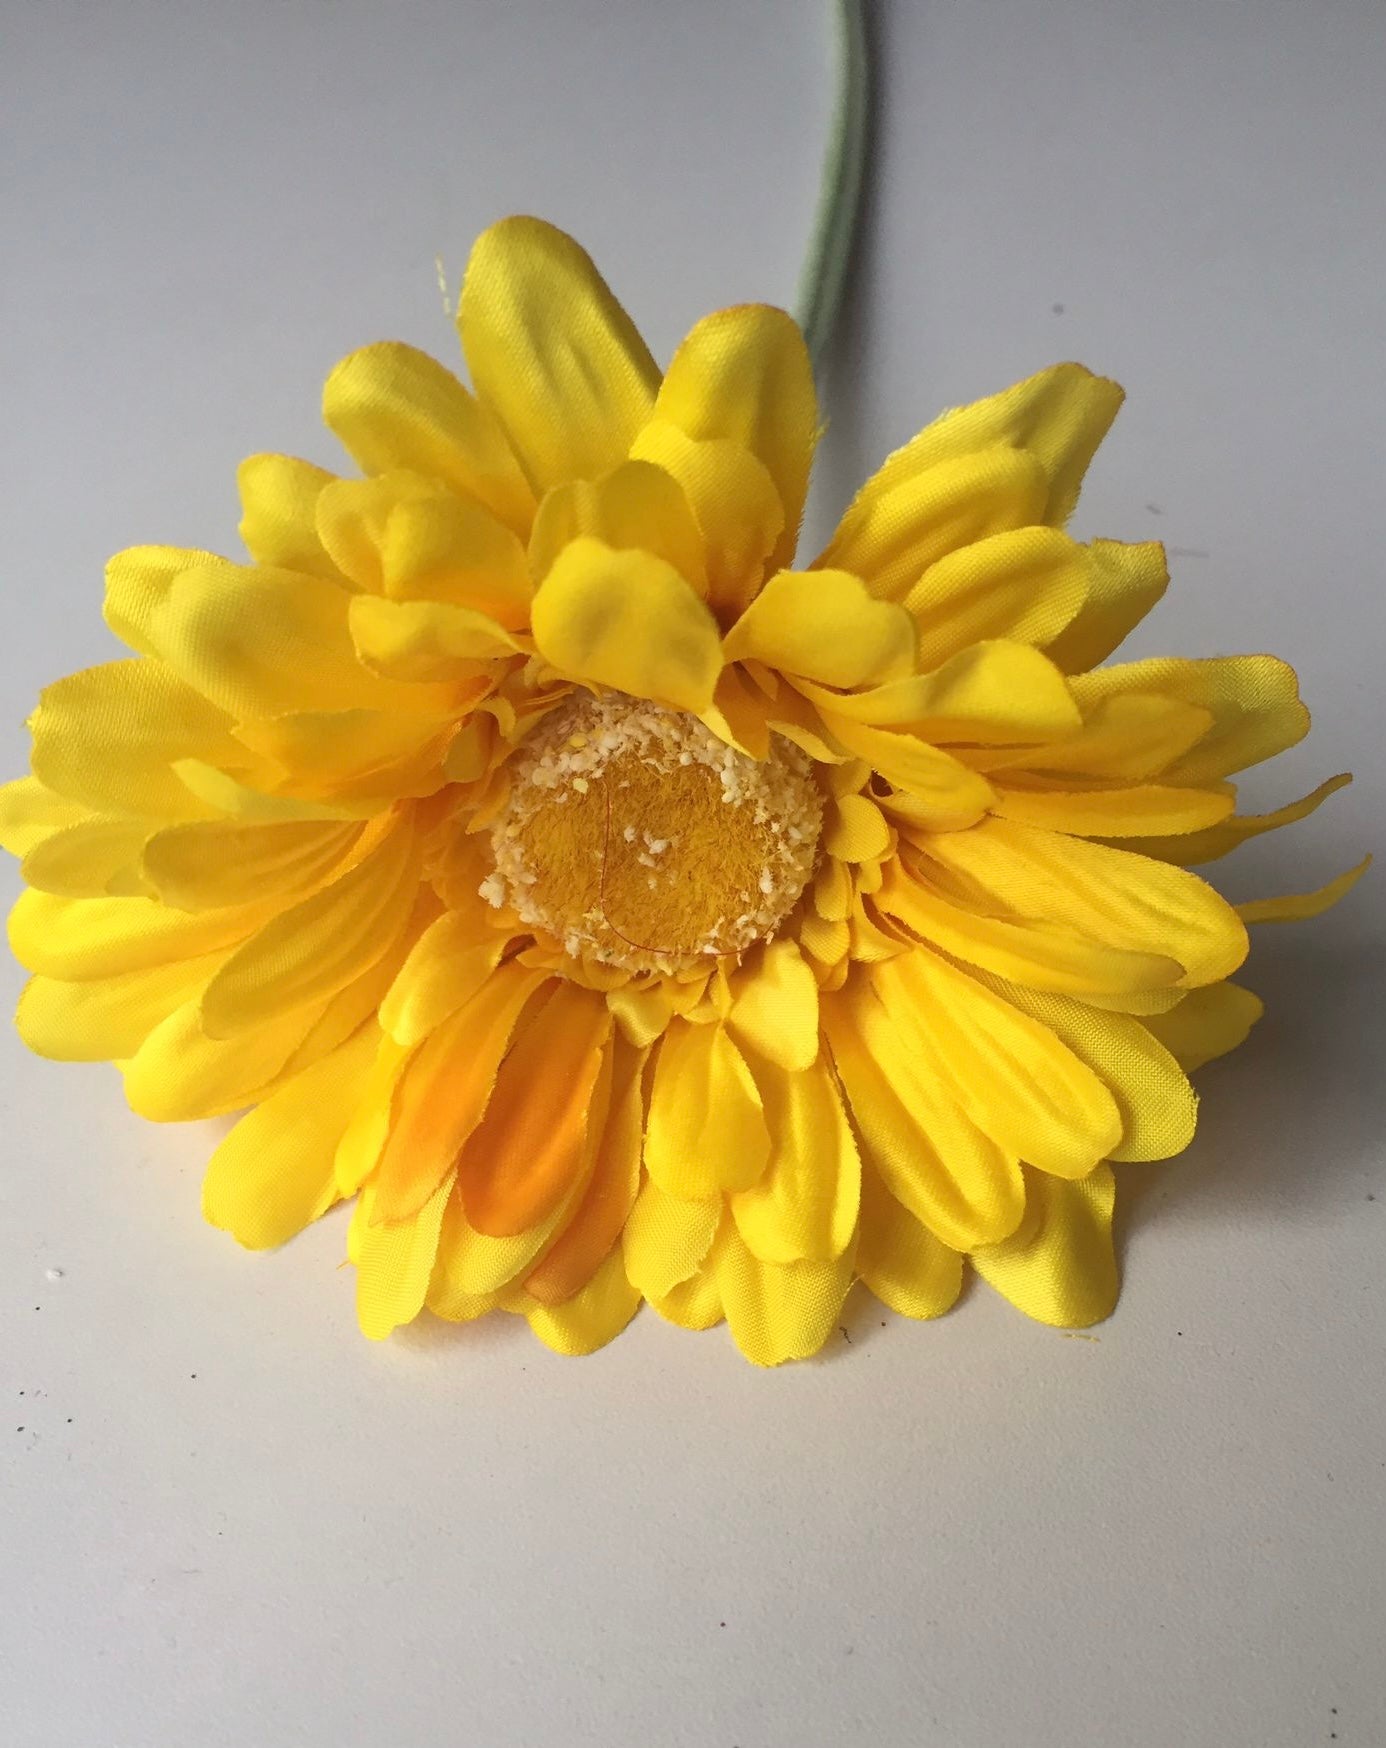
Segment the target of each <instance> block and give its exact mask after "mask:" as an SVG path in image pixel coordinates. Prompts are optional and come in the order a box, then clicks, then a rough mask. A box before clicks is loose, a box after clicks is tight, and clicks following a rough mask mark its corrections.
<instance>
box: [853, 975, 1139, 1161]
mask: <svg viewBox="0 0 1386 1748" xmlns="http://www.w3.org/2000/svg"><path fill="white" fill-rule="evenodd" d="M872 987H873V989H874V991H875V993H876V996H877V998H878V999H879V1001H880V1002H881V1005H882V1008H883V1009H884V1012H885V1014H886V1016H887V1018H888V1020H889V1023H890V1029H891V1031H892V1033H893V1034H894V1036H895V1037H896V1039H898V1041H899V1042H898V1044H897V1046H896V1048H897V1052H899V1051H911V1052H914V1053H915V1057H916V1060H917V1061H918V1062H919V1063H920V1064H921V1065H924V1064H929V1063H932V1065H933V1071H934V1072H936V1073H938V1074H941V1075H942V1076H944V1077H945V1079H946V1081H947V1082H948V1083H949V1084H950V1085H951V1087H952V1089H953V1092H954V1095H955V1097H956V1098H957V1099H958V1100H959V1102H960V1103H962V1104H963V1106H964V1108H965V1109H966V1110H967V1112H968V1114H969V1115H970V1116H971V1117H972V1119H973V1120H974V1121H975V1122H976V1124H977V1126H978V1127H979V1128H981V1129H982V1130H984V1131H985V1132H986V1133H987V1134H988V1135H990V1136H991V1137H992V1139H993V1140H994V1141H995V1142H996V1143H997V1145H998V1146H1000V1147H1001V1148H1003V1149H1004V1150H1005V1151H1006V1152H1007V1153H1008V1154H1014V1155H1017V1156H1018V1157H1020V1158H1022V1159H1025V1160H1028V1161H1029V1162H1030V1163H1031V1164H1032V1165H1035V1166H1037V1167H1039V1169H1040V1170H1041V1171H1046V1172H1053V1173H1054V1174H1055V1175H1056V1176H1058V1177H1069V1178H1077V1177H1082V1176H1084V1175H1086V1173H1088V1172H1089V1171H1091V1170H1092V1168H1093V1166H1094V1165H1095V1164H1096V1163H1097V1162H1098V1161H1099V1160H1101V1159H1105V1158H1106V1157H1107V1156H1108V1154H1110V1152H1111V1151H1112V1149H1113V1148H1114V1147H1115V1146H1117V1144H1118V1143H1119V1142H1120V1140H1121V1137H1122V1122H1121V1113H1120V1111H1119V1110H1118V1108H1117V1105H1116V1101H1115V1100H1114V1099H1113V1097H1112V1094H1111V1092H1110V1091H1109V1089H1108V1088H1107V1086H1106V1085H1105V1084H1104V1083H1103V1081H1102V1080H1100V1079H1099V1078H1098V1076H1097V1075H1096V1074H1094V1073H1093V1071H1092V1070H1091V1069H1090V1068H1089V1067H1088V1066H1087V1064H1086V1063H1084V1062H1081V1061H1080V1060H1079V1059H1078V1057H1076V1056H1075V1055H1074V1054H1073V1052H1072V1051H1071V1050H1070V1049H1068V1047H1067V1046H1066V1045H1064V1044H1063V1043H1061V1042H1060V1040H1059V1039H1058V1038H1057V1037H1056V1036H1055V1035H1054V1033H1053V1032H1052V1031H1050V1030H1049V1028H1048V1027H1047V1026H1044V1025H1041V1024H1040V1023H1039V1022H1038V1021H1036V1020H1034V1019H1032V1018H1031V1017H1030V1016H1029V1015H1028V1014H1024V1013H1021V1012H1020V1010H1019V1009H1018V1008H1016V1007H1014V1006H1012V1005H1011V1003H1010V1002H1008V1001H1005V1000H1004V999H1003V998H1002V997H1000V996H998V995H996V994H995V993H994V992H993V991H991V990H989V989H987V988H985V987H984V986H983V985H982V984H981V983H979V982H977V981H976V980H975V979H974V978H972V977H970V976H968V974H967V973H966V972H964V971H960V970H958V969H957V968H956V967H955V966H952V965H950V964H948V963H947V961H945V960H943V959H940V958H938V957H937V956H936V955H935V954H933V953H931V952H930V951H929V950H928V949H927V948H923V947H921V948H918V949H917V950H916V951H915V952H913V953H908V954H906V955H904V956H903V957H902V958H899V959H891V960H888V961H887V962H886V963H885V964H884V965H878V966H877V967H876V968H875V970H874V972H873V976H872ZM925 1072H928V1070H927V1069H925ZM917 1079H918V1075H916V1080H917Z"/></svg>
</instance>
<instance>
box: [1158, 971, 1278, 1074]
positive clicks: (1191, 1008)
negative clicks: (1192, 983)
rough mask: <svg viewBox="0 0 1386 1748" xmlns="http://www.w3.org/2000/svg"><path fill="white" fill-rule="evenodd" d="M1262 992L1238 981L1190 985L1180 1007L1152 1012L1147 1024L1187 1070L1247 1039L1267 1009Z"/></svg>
mask: <svg viewBox="0 0 1386 1748" xmlns="http://www.w3.org/2000/svg"><path fill="white" fill-rule="evenodd" d="M1264 1011H1265V1007H1264V1004H1263V1003H1262V1001H1261V998H1260V997H1259V996H1256V995H1253V994H1252V993H1251V991H1250V990H1249V989H1243V988H1242V987H1241V986H1240V984H1236V983H1213V984H1210V985H1209V986H1208V987H1207V988H1206V989H1191V990H1190V991H1189V993H1188V994H1187V995H1186V996H1185V997H1184V999H1183V1000H1182V1001H1181V1002H1180V1003H1179V1005H1178V1007H1175V1008H1171V1009H1170V1011H1169V1012H1168V1013H1164V1014H1151V1015H1149V1016H1148V1017H1147V1018H1146V1020H1145V1022H1144V1023H1145V1026H1146V1028H1147V1030H1148V1031H1150V1032H1151V1033H1152V1034H1153V1035H1154V1037H1155V1038H1157V1039H1158V1040H1159V1042H1160V1043H1161V1044H1163V1045H1164V1047H1165V1049H1166V1050H1168V1051H1169V1053H1170V1055H1171V1056H1173V1057H1174V1059H1175V1061H1176V1062H1177V1063H1178V1064H1179V1066H1180V1067H1181V1068H1183V1069H1184V1070H1185V1071H1186V1072H1187V1073H1190V1074H1191V1073H1192V1072H1193V1071H1194V1069H1196V1068H1202V1067H1203V1065H1204V1063H1205V1062H1213V1061H1215V1060H1216V1059H1217V1058H1218V1057H1219V1056H1226V1055H1227V1054H1228V1052H1229V1051H1232V1050H1235V1049H1236V1048H1237V1046H1238V1045H1239V1044H1243V1043H1245V1042H1246V1038H1247V1035H1248V1033H1249V1032H1250V1031H1251V1028H1252V1027H1253V1026H1254V1025H1255V1024H1256V1022H1257V1020H1259V1019H1260V1017H1261V1015H1262V1014H1263V1013H1264Z"/></svg>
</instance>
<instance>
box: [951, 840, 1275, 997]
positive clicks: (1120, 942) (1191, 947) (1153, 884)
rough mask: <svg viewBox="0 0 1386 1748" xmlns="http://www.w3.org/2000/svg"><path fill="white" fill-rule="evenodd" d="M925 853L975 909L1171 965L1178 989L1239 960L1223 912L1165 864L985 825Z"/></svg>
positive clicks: (1204, 887)
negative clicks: (965, 891)
mask: <svg viewBox="0 0 1386 1748" xmlns="http://www.w3.org/2000/svg"><path fill="white" fill-rule="evenodd" d="M928 854H929V856H930V858H931V859H932V862H933V864H934V866H935V868H937V869H938V870H940V871H941V873H942V875H943V876H947V875H950V874H951V875H953V876H955V877H957V878H960V879H961V880H962V881H964V882H966V883H968V886H969V889H970V890H971V891H972V892H974V893H975V894H976V895H977V907H978V908H984V907H985V905H986V904H987V903H988V902H990V903H993V904H995V905H997V906H999V907H1000V908H1001V910H1002V911H1003V913H1010V914H1012V915H1016V916H1022V917H1023V916H1041V917H1044V918H1045V919H1046V920H1047V921H1049V922H1050V923H1051V924H1053V925H1055V926H1059V927H1067V928H1071V929H1074V930H1076V931H1077V932H1078V933H1079V934H1082V935H1086V936H1088V937H1090V938H1091V939H1092V940H1095V941H1105V942H1106V943H1107V944H1108V945H1109V946H1113V947H1120V948H1123V949H1125V950H1126V951H1128V952H1134V953H1153V954H1156V955H1158V956H1162V957H1167V958H1170V959H1177V960H1178V961H1179V963H1180V964H1181V965H1182V966H1183V967H1184V976H1183V978H1182V979H1181V980H1180V981H1181V982H1183V983H1184V984H1185V985H1188V986H1192V985H1195V984H1200V983H1215V982H1216V981H1217V980H1218V979H1219V978H1222V977H1226V976H1228V975H1229V974H1230V973H1231V972H1233V971H1235V970H1236V969H1237V967H1238V966H1239V965H1240V964H1241V962H1242V960H1243V959H1245V957H1246V953H1247V936H1246V929H1245V926H1244V925H1243V923H1242V921H1241V919H1240V918H1239V917H1238V916H1237V913H1236V912H1235V911H1234V910H1233V908H1232V906H1231V905H1229V904H1228V903H1227V901H1226V900H1225V899H1224V898H1222V897H1221V896H1220V895H1219V894H1218V893H1217V892H1215V891H1214V890H1213V888H1212V887H1211V886H1209V885H1208V884H1207V882H1206V881H1203V880H1200V879H1199V878H1198V876H1197V875H1196V874H1190V873H1188V872H1187V871H1186V870H1185V869H1182V868H1174V867H1171V866H1170V865H1169V864H1168V863H1167V862H1155V861H1152V860H1150V858H1148V857H1145V856H1137V855H1133V854H1132V853H1131V852H1130V851H1129V850H1118V849H1114V848H1112V847H1110V846H1109V845H1106V844H1096V843H1091V842H1089V841H1088V840H1087V839H1085V838H1072V837H1064V836H1061V835H1060V834H1059V833H1057V832H1045V831H1038V830H1035V829H1033V828H1032V827H1030V826H1023V825H1017V824H1014V823H1013V822H1012V821H1010V820H1002V819H995V818H993V819H988V820H986V821H985V822H984V823H983V824H982V825H980V826H978V827H977V828H976V829H975V830H973V831H970V832H966V833H961V832H955V833H948V834H944V835H940V836H938V837H936V838H934V839H932V840H931V841H930V842H929V845H928Z"/></svg>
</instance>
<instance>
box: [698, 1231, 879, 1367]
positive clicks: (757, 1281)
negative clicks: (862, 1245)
mask: <svg viewBox="0 0 1386 1748" xmlns="http://www.w3.org/2000/svg"><path fill="white" fill-rule="evenodd" d="M852 1262H853V1256H852V1251H851V1250H847V1251H844V1253H843V1254H842V1255H841V1256H840V1257H838V1258H836V1259H835V1260H834V1261H832V1262H791V1263H784V1264H780V1263H771V1262H761V1261H760V1260H759V1259H758V1258H757V1257H756V1256H754V1255H753V1254H752V1252H751V1251H750V1250H749V1249H748V1248H747V1246H746V1245H745V1243H744V1242H743V1241H742V1239H741V1238H740V1237H739V1235H738V1234H737V1233H736V1232H735V1231H731V1232H729V1233H728V1234H727V1235H726V1240H725V1243H724V1244H722V1245H721V1246H720V1247H719V1249H718V1251H717V1252H716V1253H715V1266H716V1274H717V1290H718V1293H719V1295H720V1296H721V1300H722V1305H723V1309H724V1310H725V1313H726V1318H727V1324H728V1327H729V1328H730V1330H731V1332H732V1338H733V1339H734V1340H735V1342H736V1345H737V1346H738V1347H739V1348H740V1349H741V1352H742V1353H743V1354H744V1355H745V1356H746V1358H747V1359H748V1360H750V1361H752V1362H753V1363H754V1364H755V1365H758V1366H778V1365H781V1364H783V1362H784V1361H785V1360H803V1359H809V1358H811V1356H812V1355H814V1354H816V1353H817V1352H818V1351H819V1349H820V1348H821V1347H822V1346H823V1343H824V1342H825V1341H826V1340H827V1339H828V1337H829V1335H831V1334H832V1332H833V1331H834V1330H835V1329H836V1328H837V1325H838V1319H839V1317H840V1316H841V1313H842V1301H843V1300H844V1299H845V1298H846V1297H847V1289H848V1287H850V1286H851V1284H852Z"/></svg>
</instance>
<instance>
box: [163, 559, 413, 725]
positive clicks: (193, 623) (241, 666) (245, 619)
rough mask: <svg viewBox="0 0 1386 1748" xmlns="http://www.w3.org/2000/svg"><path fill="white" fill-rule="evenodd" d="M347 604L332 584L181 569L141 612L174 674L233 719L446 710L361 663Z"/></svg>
mask: <svg viewBox="0 0 1386 1748" xmlns="http://www.w3.org/2000/svg"><path fill="white" fill-rule="evenodd" d="M350 601H351V597H350V595H348V594H347V593H346V592H345V591H344V590H342V589H340V588H338V587H337V586H336V584H334V583H330V582H328V581H326V579H324V578H322V577H309V576H301V575H298V574H297V573H295V572H293V571H271V570H265V569H263V568H259V569H254V570H250V569H241V570H235V571H233V570H231V569H230V567H226V566H223V567H220V568H217V569H205V570H190V571H184V572H182V573H181V574H180V575H179V576H177V577H175V578H174V580H173V582H172V584H171V585H170V586H169V589H168V591H167V593H166V594H165V596H164V597H163V599H162V600H161V601H160V602H159V603H158V604H157V605H156V606H155V607H154V608H153V609H152V610H151V612H150V615H149V619H148V635H149V640H150V643H151V645H152V647H153V648H154V650H155V651H156V652H157V653H158V655H159V656H160V657H161V658H162V659H163V660H164V661H165V662H166V663H167V664H168V666H169V667H170V668H172V669H173V670H174V672H175V673H177V674H178V675H180V676H181V677H182V678H183V679H185V680H186V681H187V682H188V684H189V685H191V686H194V687H195V688H196V689H197V690H198V691H200V692H201V693H202V694H203V695H204V696H205V697H206V698H208V699H210V700H211V702H212V703H214V704H216V705H218V706H220V708H221V709H223V710H225V711H227V712H229V713H230V714H231V715H232V716H235V717H236V718H237V719H238V720H244V719H246V718H254V717H260V716H278V715H280V714H281V713H283V712H285V711H303V710H350V709H353V708H363V709H369V708H375V709H398V710H406V711H416V710H417V711H421V710H427V709H429V708H436V707H437V706H438V705H439V704H441V703H446V702H447V694H446V693H445V691H444V690H443V689H442V688H429V687H417V688H415V687H409V686H402V685H395V684H392V683H391V682H390V681H387V680H381V679H378V678H377V677H376V676H375V675H374V674H372V673H370V672H369V671H368V670H367V669H366V668H364V667H363V666H362V665H361V662H360V661H359V660H358V658H357V655H356V651H355V648H354V647H353V645H352V641H351V633H350V630H349V628H348V619H347V614H348V607H349V604H350ZM188 750H189V751H194V750H195V749H188Z"/></svg>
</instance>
